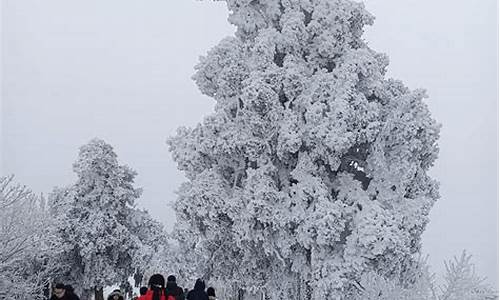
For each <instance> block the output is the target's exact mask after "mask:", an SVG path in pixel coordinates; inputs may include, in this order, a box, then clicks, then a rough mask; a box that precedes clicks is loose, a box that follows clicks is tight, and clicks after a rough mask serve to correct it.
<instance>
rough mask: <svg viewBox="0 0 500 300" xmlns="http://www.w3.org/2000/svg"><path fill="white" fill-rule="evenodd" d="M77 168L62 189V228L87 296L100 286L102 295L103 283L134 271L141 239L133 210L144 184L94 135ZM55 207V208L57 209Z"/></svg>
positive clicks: (74, 274)
mask: <svg viewBox="0 0 500 300" xmlns="http://www.w3.org/2000/svg"><path fill="white" fill-rule="evenodd" d="M73 170H74V171H75V173H76V174H77V176H78V179H77V182H76V183H75V184H74V185H73V186H71V187H70V188H68V189H67V190H64V189H63V190H60V191H59V192H58V195H55V197H54V201H56V202H57V203H59V204H60V205H59V207H57V204H56V208H53V211H54V212H56V211H57V209H59V210H60V211H59V212H60V215H59V217H60V219H64V221H63V225H64V226H63V228H61V233H62V237H63V238H64V239H65V244H66V245H70V249H69V251H68V252H67V253H68V254H69V255H70V256H69V259H70V261H72V264H71V266H70V268H69V269H70V270H69V273H70V274H71V279H72V280H75V281H77V282H78V283H79V285H80V286H81V287H82V288H83V290H84V297H89V295H90V294H91V293H92V292H95V297H96V299H102V298H103V294H102V290H103V287H104V286H108V285H112V284H120V283H122V282H125V281H126V280H127V278H128V277H129V276H130V275H132V274H133V271H134V266H133V259H134V255H135V254H136V251H138V249H139V245H140V240H139V238H138V237H137V236H136V235H134V234H133V232H132V230H133V226H132V219H133V212H134V210H135V209H134V205H135V201H136V199H138V198H139V196H140V194H141V190H140V189H137V188H135V187H134V186H133V184H134V178H135V176H136V173H135V171H133V170H131V169H130V168H129V167H127V166H125V165H120V164H119V163H118V160H117V156H116V154H115V153H114V151H113V148H112V147H111V146H110V145H109V144H107V143H106V142H104V141H103V140H99V139H94V140H92V141H90V142H89V143H88V144H86V145H84V146H83V147H81V148H80V153H79V156H78V159H77V161H76V162H75V163H74V165H73ZM54 209H55V210H54Z"/></svg>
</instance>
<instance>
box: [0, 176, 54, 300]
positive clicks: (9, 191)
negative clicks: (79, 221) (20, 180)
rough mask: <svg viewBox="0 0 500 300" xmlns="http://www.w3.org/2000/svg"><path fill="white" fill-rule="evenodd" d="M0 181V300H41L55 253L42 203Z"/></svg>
mask: <svg viewBox="0 0 500 300" xmlns="http://www.w3.org/2000/svg"><path fill="white" fill-rule="evenodd" d="M13 178H14V177H13V176H6V177H0V245H1V246H0V299H15V300H17V299H43V297H44V294H43V292H44V289H45V287H46V285H47V283H48V279H49V276H50V274H51V273H52V272H53V271H54V269H53V266H54V263H53V260H52V257H53V256H54V255H55V253H56V252H57V248H56V243H55V241H56V238H55V237H54V236H52V235H51V231H50V228H51V220H50V219H49V218H48V217H47V213H46V211H45V209H44V199H43V198H42V197H38V196H36V195H35V194H34V193H33V192H32V191H31V190H30V189H28V188H27V187H24V186H21V185H19V184H15V183H14V182H13Z"/></svg>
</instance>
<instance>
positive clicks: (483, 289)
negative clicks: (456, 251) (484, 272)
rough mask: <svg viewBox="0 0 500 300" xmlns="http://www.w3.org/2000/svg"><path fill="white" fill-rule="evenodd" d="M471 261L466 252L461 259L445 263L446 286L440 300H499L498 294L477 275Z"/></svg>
mask: <svg viewBox="0 0 500 300" xmlns="http://www.w3.org/2000/svg"><path fill="white" fill-rule="evenodd" d="M471 259H472V256H471V255H468V254H467V253H466V252H465V251H464V252H462V255H461V256H460V258H457V257H455V258H454V259H453V260H450V261H448V262H447V263H445V266H446V275H445V285H444V286H443V287H441V289H440V296H439V300H489V299H498V293H497V292H496V291H494V290H493V289H492V288H491V287H490V286H489V285H487V284H486V283H485V282H484V278H481V277H479V276H478V275H477V274H476V272H475V270H474V265H473V264H472V261H471Z"/></svg>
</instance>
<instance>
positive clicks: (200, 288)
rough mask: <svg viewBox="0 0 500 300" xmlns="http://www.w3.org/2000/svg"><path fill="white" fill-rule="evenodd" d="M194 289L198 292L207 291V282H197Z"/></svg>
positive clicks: (199, 280)
mask: <svg viewBox="0 0 500 300" xmlns="http://www.w3.org/2000/svg"><path fill="white" fill-rule="evenodd" d="M194 289H195V290H197V291H204V290H205V282H204V281H203V280H201V279H198V280H196V283H195V284H194Z"/></svg>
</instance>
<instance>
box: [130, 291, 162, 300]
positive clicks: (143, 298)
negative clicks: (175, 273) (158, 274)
mask: <svg viewBox="0 0 500 300" xmlns="http://www.w3.org/2000/svg"><path fill="white" fill-rule="evenodd" d="M137 300H153V290H148V291H147V292H146V295H142V296H140V297H139V298H137ZM160 300H167V297H165V293H161V296H160Z"/></svg>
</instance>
